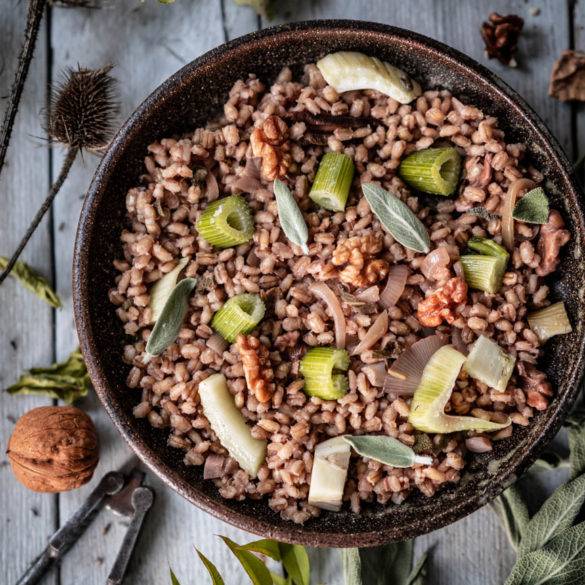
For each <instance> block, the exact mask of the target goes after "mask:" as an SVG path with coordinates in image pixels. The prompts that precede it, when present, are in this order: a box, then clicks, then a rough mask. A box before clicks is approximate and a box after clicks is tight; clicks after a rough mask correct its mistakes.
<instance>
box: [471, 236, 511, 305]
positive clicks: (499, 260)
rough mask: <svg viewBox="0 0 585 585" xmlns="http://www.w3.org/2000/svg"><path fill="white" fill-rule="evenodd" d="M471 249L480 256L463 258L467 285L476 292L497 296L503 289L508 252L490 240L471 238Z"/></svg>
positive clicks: (473, 255) (472, 255) (474, 255)
mask: <svg viewBox="0 0 585 585" xmlns="http://www.w3.org/2000/svg"><path fill="white" fill-rule="evenodd" d="M467 245H468V246H469V248H471V249H472V250H473V251H474V252H479V254H465V255H463V256H461V265H462V267H463V275H464V276H465V281H466V282H467V284H468V285H469V286H470V287H471V288H474V289H476V290H483V291H485V292H487V293H491V294H495V293H497V292H498V291H499V290H500V288H501V287H502V280H503V278H504V273H505V272H506V267H507V266H508V259H509V258H510V255H509V254H508V251H507V250H506V249H505V248H504V247H503V246H500V244H498V243H497V242H494V241H493V240H490V239H488V238H471V239H470V240H469V242H467Z"/></svg>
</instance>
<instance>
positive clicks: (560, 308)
mask: <svg viewBox="0 0 585 585" xmlns="http://www.w3.org/2000/svg"><path fill="white" fill-rule="evenodd" d="M528 325H530V329H532V331H534V333H536V335H537V337H538V339H539V340H540V342H541V343H544V342H545V341H546V340H547V339H550V338H551V337H554V336H555V335H564V334H565V333H571V331H573V328H572V327H571V322H570V321H569V317H568V316H567V311H566V310H565V303H563V302H562V301H560V302H558V303H554V304H552V305H550V307H546V308H545V309H540V311H536V312H535V313H531V314H530V315H528Z"/></svg>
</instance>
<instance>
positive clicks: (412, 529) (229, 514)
mask: <svg viewBox="0 0 585 585" xmlns="http://www.w3.org/2000/svg"><path fill="white" fill-rule="evenodd" d="M335 31H338V32H343V33H356V32H357V33H359V34H368V33H371V34H374V35H383V36H385V37H386V38H387V39H388V42H393V41H398V42H402V43H404V42H405V41H407V42H408V43H409V44H412V45H416V46H417V48H418V49H422V50H424V51H425V53H427V54H430V56H433V57H437V58H440V60H442V61H444V62H447V65H449V64H451V65H454V64H457V65H458V66H459V67H461V66H463V67H464V68H465V69H466V70H467V71H468V72H469V73H470V74H472V75H473V76H475V78H477V81H479V82H481V83H483V84H487V85H489V86H491V88H492V89H493V91H495V92H497V93H498V94H499V96H500V97H501V98H502V99H503V100H505V101H506V102H507V104H508V105H509V107H510V108H511V110H513V111H514V114H515V115H517V116H519V117H520V119H522V122H523V124H526V125H527V126H528V127H530V130H531V132H534V133H535V134H536V135H539V136H540V137H541V138H542V140H543V143H544V144H545V145H546V147H547V149H548V152H547V153H546V154H547V155H548V156H550V157H552V160H553V161H554V162H555V164H556V166H558V169H559V171H560V173H561V177H562V180H563V182H565V183H567V184H569V185H571V186H572V189H573V191H574V193H575V198H574V199H575V201H576V203H577V208H576V213H577V220H578V223H580V227H581V228H583V226H584V225H585V221H584V217H583V203H582V200H581V199H580V197H579V196H578V195H579V192H580V189H579V187H578V184H577V182H576V181H575V178H574V172H573V169H572V166H571V165H570V163H569V160H568V158H567V156H566V155H565V153H564V151H563V150H562V148H561V147H560V145H559V143H558V141H557V139H556V138H555V137H554V136H553V135H552V133H551V132H550V131H549V130H548V128H547V127H546V125H545V124H544V122H543V121H542V120H541V119H540V117H539V116H538V115H537V114H536V113H535V111H534V110H533V109H532V107H531V106H530V105H529V104H528V103H527V102H526V101H525V100H524V99H523V98H522V97H521V96H520V95H519V94H518V93H517V92H516V91H515V90H513V89H512V88H511V87H510V86H508V85H507V84H506V83H505V82H504V81H503V80H501V79H500V78H499V77H498V76H497V75H496V74H495V73H493V72H492V71H490V70H489V69H487V68H486V67H484V66H483V65H481V64H479V63H478V62H476V61H475V60H474V59H472V58H471V57H469V56H467V55H465V54H464V53H462V52H460V51H459V50H457V49H453V48H452V47H449V46H448V45H446V44H444V43H442V42H440V41H436V40H434V39H431V38H429V37H426V36H424V35H421V34H419V33H415V32H412V31H410V30H407V29H403V28H399V27H394V26H389V25H385V24H381V23H375V22H369V21H356V20H339V19H325V20H310V21H302V22H296V23H289V24H283V25H279V26H275V27H270V28H266V29H263V30H261V31H256V32H252V33H249V34H247V35H244V36H242V37H239V38H236V39H234V40H232V41H229V42H227V43H224V44H222V45H220V46H218V47H216V48H214V49H211V50H210V51H208V52H207V53H204V54H203V55H201V56H200V57H198V58H196V59H194V60H193V61H191V62H190V63H188V64H186V65H185V66H183V67H182V68H181V69H179V70H178V71H177V72H175V73H174V74H173V75H171V76H170V77H168V78H167V79H166V80H165V81H163V83H161V84H160V85H159V86H158V87H157V88H156V89H155V90H154V91H153V92H152V93H151V94H150V95H148V97H146V98H145V99H144V101H143V102H142V103H141V104H140V105H139V106H138V108H136V109H135V110H134V112H133V113H132V114H131V115H130V116H129V118H128V119H127V121H126V122H125V123H124V124H123V125H122V126H121V128H120V129H119V130H118V132H117V133H116V135H115V137H114V138H113V140H112V142H111V143H110V145H109V147H108V150H107V152H106V154H105V155H104V157H103V159H102V160H101V162H100V164H99V166H98V168H97V170H96V172H95V175H94V177H93V180H92V182H91V185H90V187H89V190H88V192H87V196H86V198H85V201H84V204H83V207H82V211H81V215H80V218H79V223H78V228H77V234H76V240H75V248H74V258H73V272H72V290H73V308H74V318H75V325H76V329H77V333H78V336H79V341H80V346H81V350H82V353H83V356H84V358H85V361H86V364H87V368H88V372H89V375H90V377H91V380H92V382H93V385H94V387H95V390H96V393H97V395H98V397H99V399H100V401H101V403H102V405H103V406H104V408H105V410H106V412H107V413H108V415H109V416H110V418H111V419H112V420H113V421H114V424H115V426H116V428H117V430H118V431H119V432H120V434H121V435H122V436H123V437H124V439H125V440H126V442H127V443H128V444H129V445H130V446H131V447H132V449H133V450H134V451H135V452H136V454H137V455H138V457H139V458H140V459H141V460H142V461H143V462H144V463H145V464H146V465H147V466H148V467H149V468H150V469H151V470H152V471H153V472H154V473H155V474H156V475H157V476H158V477H159V478H161V479H162V480H163V481H164V483H166V484H167V485H168V486H170V487H171V488H173V489H174V490H175V491H177V492H178V493H179V494H180V495H182V496H183V497H184V498H186V499H187V500H188V501H190V502H191V503H193V504H195V505H196V506H198V507H199V508H201V509H202V510H204V511H205V512H208V513H210V514H212V515H213V516H215V517H216V518H219V519H220V520H223V521H225V522H228V523H230V524H232V525H234V526H236V527H237V528H240V529H243V530H246V531H248V532H252V533H255V534H258V535H261V536H263V537H265V538H273V539H276V540H279V541H281V542H289V543H300V544H304V545H309V546H327V547H356V546H358V547H362V546H374V545H380V544H384V543H387V542H389V541H391V540H403V539H405V538H411V537H415V536H419V535H421V534H424V533H426V532H430V531H432V530H435V529H438V528H441V527H443V526H446V525H447V524H450V523H452V522H454V521H455V520H458V519H461V518H463V517H464V516H466V515H468V514H470V513H471V512H474V511H475V510H477V509H478V508H480V507H481V506H483V505H484V504H485V503H487V501H489V500H491V499H493V498H494V497H496V496H497V495H499V494H500V493H501V492H502V491H503V490H504V489H505V488H506V487H507V485H509V483H511V482H512V481H513V479H514V478H515V477H517V476H518V475H519V474H520V473H522V472H523V471H524V470H525V469H527V468H528V466H529V465H530V464H531V463H532V462H533V461H534V460H535V459H536V457H537V456H538V453H539V451H540V450H541V449H542V448H543V447H544V446H545V445H546V444H547V443H548V442H549V440H551V439H552V437H553V436H554V435H555V434H556V432H557V431H558V430H559V428H560V426H561V423H562V419H563V417H564V416H565V415H566V414H567V412H568V410H569V408H570V406H571V405H572V403H573V401H574V399H575V397H576V395H577V392H578V383H577V382H578V381H579V380H580V378H581V377H582V374H583V369H584V365H585V361H584V358H583V356H584V348H585V336H583V335H581V338H580V339H579V355H578V357H577V358H576V363H575V364H574V367H573V372H574V375H573V380H572V382H574V383H573V384H572V385H571V388H566V389H565V390H564V392H563V393H562V395H559V399H558V400H556V401H555V403H554V406H553V405H551V406H550V407H549V411H547V419H546V421H545V424H544V425H543V429H542V430H543V432H542V433H541V435H540V436H539V437H538V438H537V439H536V440H535V441H533V442H531V443H530V444H529V445H528V446H526V448H525V449H518V450H516V451H513V452H512V453H513V455H512V456H511V457H510V458H509V461H508V463H507V464H506V466H505V467H506V469H505V471H504V473H503V475H502V476H501V477H500V478H499V479H500V480H499V481H498V482H492V483H493V484H497V485H491V486H489V487H488V495H487V497H486V495H485V494H476V495H475V496H474V497H471V498H469V499H466V500H465V501H461V502H458V503H457V505H455V506H453V505H452V506H450V507H445V509H441V510H438V512H437V514H436V515H435V516H434V518H433V523H432V526H430V527H429V526H426V527H425V523H424V520H422V519H420V520H419V519H414V520H413V522H412V523H411V524H410V525H409V526H407V527H406V528H404V527H402V528H401V530H400V533H399V534H398V533H396V532H395V531H394V532H393V530H392V527H389V528H387V529H385V530H382V531H378V530H376V531H370V532H359V533H351V532H334V531H332V532H317V531H310V530H309V531H307V530H305V529H304V528H303V527H302V526H299V525H297V524H294V523H292V522H290V523H288V524H290V526H289V525H288V524H287V526H286V528H282V527H278V526H273V525H272V524H271V523H270V521H269V519H268V520H265V519H262V518H259V517H253V516H250V515H249V514H247V513H244V512H241V511H239V510H235V509H233V508H230V507H228V506H227V504H226V503H224V501H223V500H222V499H221V497H211V496H209V495H208V494H206V493H204V492H203V491H201V490H200V489H199V488H198V486H197V485H194V484H191V483H189V482H188V481H187V480H186V479H185V478H184V477H182V476H181V475H180V474H179V473H178V472H177V471H176V470H175V469H174V468H173V467H172V466H170V465H167V464H166V463H165V461H164V460H163V458H162V457H161V456H160V455H158V454H157V453H156V452H155V451H154V450H153V449H152V448H151V447H149V446H148V445H147V444H145V443H143V442H141V433H140V432H138V430H137V429H136V428H135V427H134V425H133V424H132V421H134V420H135V419H134V418H133V417H132V414H131V413H128V412H125V411H124V409H122V408H121V407H118V408H116V407H115V405H114V404H113V402H112V400H111V398H112V396H113V391H112V389H111V388H110V387H109V384H108V380H107V376H106V374H105V371H104V368H103V367H102V364H101V360H100V357H99V356H100V349H99V348H98V346H97V344H96V340H95V336H94V333H93V327H92V317H91V310H90V307H89V303H88V302H87V299H88V289H89V286H90V283H89V279H88V278H87V274H88V263H89V256H90V248H91V247H90V246H89V243H88V241H89V240H90V239H91V238H90V234H91V232H92V229H93V228H92V225H93V223H94V218H95V216H96V210H97V207H98V205H97V204H96V202H97V203H99V194H100V192H102V191H103V190H104V189H105V187H106V186H107V184H108V182H109V180H110V178H111V174H112V171H111V169H112V168H113V166H114V165H115V164H117V163H118V162H119V160H120V158H123V156H124V152H125V149H126V147H127V146H128V144H130V142H131V141H132V140H133V139H134V137H135V135H136V133H137V132H138V131H139V130H140V128H139V124H140V119H141V117H142V116H143V115H144V114H146V113H147V112H150V111H151V110H152V109H155V110H156V109H159V108H163V107H164V105H165V102H166V100H167V99H168V98H169V96H170V95H172V94H173V92H174V91H180V86H181V84H182V83H183V82H184V81H185V79H186V78H189V76H190V75H191V74H193V73H194V72H195V71H197V70H199V69H200V68H203V67H205V66H206V65H212V64H214V63H216V62H217V61H221V59H222V58H223V59H231V58H233V57H235V56H236V55H237V53H238V51H239V50H242V49H243V48H244V47H248V46H253V45H255V44H258V43H264V42H266V40H267V39H269V38H272V39H278V40H279V42H283V41H285V40H286V37H287V35H291V34H294V35H299V34H310V35H313V34H315V33H317V34H318V33H320V32H323V33H332V32H335ZM234 81H235V80H234ZM96 198H97V199H96Z"/></svg>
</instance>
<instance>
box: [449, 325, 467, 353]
mask: <svg viewBox="0 0 585 585" xmlns="http://www.w3.org/2000/svg"><path fill="white" fill-rule="evenodd" d="M451 345H452V346H453V347H454V348H455V349H456V350H457V351H458V352H459V353H462V354H463V355H467V354H468V353H469V350H468V349H467V344H466V343H465V342H464V341H463V337H461V329H457V327H454V328H453V331H452V332H451Z"/></svg>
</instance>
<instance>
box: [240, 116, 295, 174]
mask: <svg viewBox="0 0 585 585" xmlns="http://www.w3.org/2000/svg"><path fill="white" fill-rule="evenodd" d="M287 140H288V126H287V125H286V122H285V121H284V120H282V118H279V117H278V116H268V118H266V120H264V122H262V125H261V126H260V127H259V128H254V130H252V134H251V135H250V145H251V146H252V153H253V155H254V156H255V157H259V158H260V159H261V163H260V174H261V175H262V178H263V179H265V180H266V181H274V180H275V179H279V178H280V177H284V175H286V173H287V172H288V169H289V167H290V155H289V153H288V152H287V144H286V142H287Z"/></svg>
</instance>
